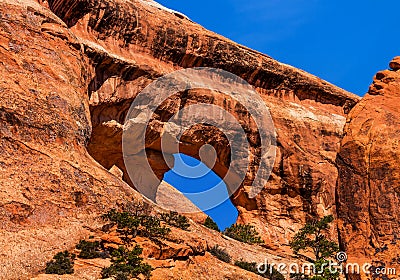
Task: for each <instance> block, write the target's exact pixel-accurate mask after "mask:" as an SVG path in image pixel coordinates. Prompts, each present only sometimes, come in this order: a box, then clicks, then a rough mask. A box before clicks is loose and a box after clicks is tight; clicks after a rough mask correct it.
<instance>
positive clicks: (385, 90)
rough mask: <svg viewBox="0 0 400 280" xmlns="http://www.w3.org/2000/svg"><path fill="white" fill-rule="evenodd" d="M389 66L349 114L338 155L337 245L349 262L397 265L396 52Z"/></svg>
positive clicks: (399, 96)
mask: <svg viewBox="0 0 400 280" xmlns="http://www.w3.org/2000/svg"><path fill="white" fill-rule="evenodd" d="M390 68H391V69H390V70H384V71H381V72H378V73H377V74H376V76H375V78H374V82H373V84H372V85H371V87H370V88H369V91H368V94H367V95H366V96H365V97H364V98H363V99H362V100H361V101H360V102H359V103H358V104H357V105H356V106H355V107H354V108H353V110H351V112H350V114H349V115H348V117H347V123H346V127H345V130H344V138H343V140H342V143H341V148H340V152H339V154H338V160H337V164H338V168H339V178H338V188H337V197H338V200H337V205H338V217H339V232H340V241H341V246H342V248H343V250H344V251H346V252H347V254H348V256H349V262H357V263H364V262H368V263H371V264H372V265H374V266H375V267H379V266H383V267H387V268H397V270H398V271H399V269H400V258H399V257H400V250H399V243H400V216H399V215H400V214H399V209H398V208H399V205H400V189H399V180H400V177H399V176H400V165H399V158H400V151H399V148H398V145H399V137H400V131H399V125H400V110H399V102H400V72H399V70H400V65H399V57H397V58H395V59H394V60H393V61H392V62H391V63H390ZM378 276H379V275H375V277H378ZM352 277H353V278H354V279H358V278H356V276H354V275H353V276H352Z"/></svg>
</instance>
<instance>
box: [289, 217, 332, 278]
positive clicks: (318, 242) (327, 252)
mask: <svg viewBox="0 0 400 280" xmlns="http://www.w3.org/2000/svg"><path fill="white" fill-rule="evenodd" d="M332 222H333V216H332V215H329V216H325V217H322V218H321V219H314V220H311V221H308V222H307V223H306V225H305V226H304V227H303V228H301V229H300V230H299V231H298V232H297V233H296V235H295V236H294V237H293V240H291V241H290V243H289V245H290V247H291V248H292V250H293V252H294V253H295V254H296V255H297V254H299V252H303V254H305V253H310V254H312V255H313V257H312V258H311V260H312V263H313V264H314V265H315V273H314V274H315V275H313V276H312V277H311V278H310V277H309V276H308V275H304V274H292V275H291V278H292V279H318V280H336V279H339V278H340V277H339V276H340V275H339V272H337V271H336V272H335V271H333V272H332V270H331V269H329V262H330V260H329V259H331V260H332V259H335V255H336V253H337V252H338V251H339V245H338V244H337V243H336V242H335V241H332V240H330V237H329V235H330V234H329V228H330V224H331V223H332Z"/></svg>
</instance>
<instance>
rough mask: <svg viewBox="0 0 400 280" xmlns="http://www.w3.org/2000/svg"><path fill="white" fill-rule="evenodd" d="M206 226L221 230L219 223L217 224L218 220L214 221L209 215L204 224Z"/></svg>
mask: <svg viewBox="0 0 400 280" xmlns="http://www.w3.org/2000/svg"><path fill="white" fill-rule="evenodd" d="M203 225H204V226H205V227H208V228H210V229H213V230H216V231H218V232H219V231H220V230H219V227H218V225H217V223H216V222H214V220H213V219H211V218H210V217H209V216H208V217H207V219H206V220H205V221H204V224H203Z"/></svg>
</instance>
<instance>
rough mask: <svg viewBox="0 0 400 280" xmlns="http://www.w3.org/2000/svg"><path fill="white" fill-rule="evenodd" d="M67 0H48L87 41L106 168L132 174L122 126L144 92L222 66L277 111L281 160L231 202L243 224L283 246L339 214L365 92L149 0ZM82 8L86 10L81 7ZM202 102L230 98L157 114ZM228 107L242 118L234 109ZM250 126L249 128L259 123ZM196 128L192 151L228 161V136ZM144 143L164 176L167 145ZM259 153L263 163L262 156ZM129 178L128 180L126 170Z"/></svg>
mask: <svg viewBox="0 0 400 280" xmlns="http://www.w3.org/2000/svg"><path fill="white" fill-rule="evenodd" d="M63 3H64V1H48V6H49V7H50V9H51V10H52V11H53V12H54V13H55V14H56V15H57V16H59V17H60V18H61V19H62V20H63V21H64V22H65V23H66V24H67V25H68V26H69V27H70V30H71V32H73V33H74V35H76V36H77V37H78V38H79V41H80V43H81V48H82V49H83V51H84V52H85V54H86V56H87V57H88V58H89V60H90V61H91V65H92V70H91V72H93V73H94V75H93V76H92V77H91V82H90V84H89V87H88V94H89V96H90V110H91V117H92V125H93V127H92V129H93V132H92V137H91V139H90V141H89V144H88V151H89V153H90V154H91V155H92V156H93V157H94V158H95V159H96V160H97V161H98V162H99V163H101V164H102V165H103V166H104V167H105V168H107V169H109V168H110V167H112V166H113V165H117V166H118V167H119V168H120V169H121V170H125V166H124V163H123V158H122V152H121V134H122V125H123V123H124V118H125V115H126V112H127V110H128V108H129V106H130V104H131V102H132V100H133V98H134V97H135V96H136V94H137V93H138V92H139V91H140V90H142V89H143V88H144V87H145V86H147V85H148V84H149V83H150V82H152V81H153V80H154V79H156V78H157V77H159V76H161V75H163V74H166V73H170V72H171V71H173V70H177V69H181V68H182V67H197V66H206V67H215V68H221V69H224V70H227V71H230V72H232V73H234V74H237V75H238V76H240V77H241V78H243V79H245V80H246V81H248V82H249V83H250V84H251V85H253V86H254V87H255V88H256V90H257V91H258V92H259V93H260V95H261V96H262V98H263V99H264V101H265V102H266V104H267V106H268V107H269V108H270V111H271V114H272V117H273V119H274V124H275V127H276V132H277V141H278V147H277V156H278V158H277V160H276V163H275V167H274V170H273V174H272V176H271V180H270V183H269V184H268V185H267V186H265V189H264V191H263V193H262V194H261V195H259V196H258V197H257V198H256V199H249V198H248V196H247V194H246V191H245V188H241V189H240V190H239V191H238V192H236V193H235V196H234V197H233V198H232V199H233V201H234V204H235V205H236V206H237V207H238V209H239V212H240V218H239V221H240V222H252V223H255V224H256V225H257V227H258V228H259V230H260V231H261V232H262V234H263V236H264V237H265V239H266V241H267V243H268V244H270V246H271V247H273V248H277V247H280V245H279V244H282V243H287V241H288V239H289V238H290V237H291V235H292V234H293V232H291V231H288V230H287V229H288V226H290V227H291V228H292V230H293V231H295V230H296V229H298V228H299V227H301V226H302V225H303V224H304V222H305V220H306V219H307V218H310V217H312V216H316V215H324V214H330V213H334V212H335V185H336V178H337V170H336V167H335V158H336V152H337V149H338V145H339V141H340V138H341V133H342V128H343V125H344V122H345V115H346V113H347V112H348V111H349V110H350V109H351V108H352V107H353V106H354V105H355V104H356V102H357V101H358V99H359V98H358V97H356V96H354V95H352V94H350V93H348V92H345V91H344V90H342V89H339V88H337V87H335V86H332V85H331V84H329V83H327V82H325V81H322V80H320V79H318V78H316V77H314V76H312V75H310V74H307V73H305V72H303V71H301V70H298V69H295V68H293V67H290V66H288V65H285V64H282V63H279V62H277V61H275V60H273V59H272V58H270V57H268V56H266V55H263V54H261V53H258V52H255V51H252V50H249V49H248V48H246V47H243V46H240V45H238V44H235V43H234V42H231V41H229V40H227V39H226V38H223V37H221V36H219V35H216V34H214V33H212V32H210V31H207V30H205V29H204V28H202V27H201V26H199V25H197V24H195V23H193V22H191V21H190V20H188V19H187V18H182V17H181V16H179V15H176V14H173V13H171V12H169V11H166V10H164V9H161V8H159V7H157V6H155V5H150V4H149V3H152V2H151V1H118V0H113V1H89V0H87V1H75V2H74V1H72V2H71V4H69V5H64V4H63ZM78 6H79V7H85V8H80V9H75V8H74V7H78ZM121 11H123V12H121ZM207 100H208V101H207ZM203 101H206V102H209V103H211V104H223V102H224V97H223V96H221V94H218V93H212V92H209V93H207V92H204V91H202V92H191V93H190V92H189V93H185V94H184V93H180V94H177V96H176V97H175V98H173V99H170V100H169V103H168V104H166V105H165V107H164V108H161V109H160V111H159V112H158V113H159V114H161V115H162V116H160V117H159V119H161V121H163V118H164V119H168V116H171V115H172V114H173V113H174V112H176V110H177V109H178V108H180V107H181V106H183V105H184V104H191V103H192V104H193V103H196V102H203ZM184 102H185V103H184ZM239 109H240V108H239ZM227 110H228V111H229V112H230V113H232V114H233V115H236V116H239V115H240V114H241V112H240V111H238V108H235V107H233V108H227ZM243 126H244V127H245V130H247V131H251V124H249V123H244V124H243ZM162 129H163V122H161V123H159V125H158V126H157V128H156V131H157V130H158V134H159V135H160V134H162ZM197 131H201V133H196V130H193V131H190V132H188V133H187V134H186V137H185V144H187V145H186V149H185V150H184V151H183V152H184V153H186V154H188V155H190V156H194V157H198V150H199V147H200V146H201V145H202V144H205V143H210V144H212V145H213V146H214V147H215V148H216V150H217V151H219V152H220V155H221V156H222V157H223V155H224V154H225V159H226V156H227V153H225V152H223V151H221V149H223V148H221V147H224V146H226V145H224V143H222V144H221V139H222V138H219V139H215V138H214V139H213V138H211V140H210V137H208V136H209V135H211V134H214V131H210V132H209V134H207V133H204V131H205V128H204V127H198V128H197ZM195 135H196V137H195ZM217 138H218V137H217ZM194 139H196V140H194ZM153 142H157V141H156V140H154V141H153ZM149 144H150V143H149ZM218 144H219V147H218ZM146 148H147V150H146V152H147V154H148V157H149V161H150V165H151V166H152V167H153V169H154V171H155V173H156V174H157V175H158V177H159V179H160V180H161V179H162V176H163V174H164V173H165V172H166V171H168V169H169V168H168V166H167V165H166V164H165V163H164V160H163V159H162V157H161V153H160V148H159V147H156V146H154V145H153V146H150V145H149V146H147V147H146ZM256 149H257V144H255V146H254V150H256ZM253 155H254V159H253V162H256V161H257V156H259V155H256V154H254V153H253ZM220 163H221V165H222V166H220V168H217V167H215V168H214V170H215V171H216V173H217V174H219V175H220V176H223V174H224V170H226V169H228V167H229V166H228V165H229V161H227V160H224V159H222V158H220ZM254 172H255V171H254V168H253V170H249V172H248V173H247V176H246V178H247V181H246V180H245V182H244V185H248V183H249V182H251V180H252V179H253V178H254ZM124 179H125V180H126V181H127V182H128V183H130V180H129V178H128V177H127V176H126V172H125V176H124Z"/></svg>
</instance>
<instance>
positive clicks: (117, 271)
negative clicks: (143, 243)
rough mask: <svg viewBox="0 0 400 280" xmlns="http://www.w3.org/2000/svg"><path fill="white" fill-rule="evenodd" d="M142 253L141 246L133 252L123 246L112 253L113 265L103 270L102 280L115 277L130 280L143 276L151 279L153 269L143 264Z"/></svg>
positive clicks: (136, 247)
mask: <svg viewBox="0 0 400 280" xmlns="http://www.w3.org/2000/svg"><path fill="white" fill-rule="evenodd" d="M142 251H143V249H142V248H141V247H140V246H139V245H136V246H135V248H133V250H128V249H126V248H125V247H123V246H121V247H119V248H118V249H116V250H114V251H112V252H111V265H110V266H109V267H106V268H103V270H102V272H101V276H102V278H103V279H104V278H110V277H113V278H115V279H117V280H128V279H131V278H135V277H137V276H139V275H140V274H142V275H144V276H145V277H146V279H149V278H150V276H151V271H152V270H153V268H152V267H151V266H150V265H148V264H146V263H143V258H141V257H140V254H141V253H142Z"/></svg>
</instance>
